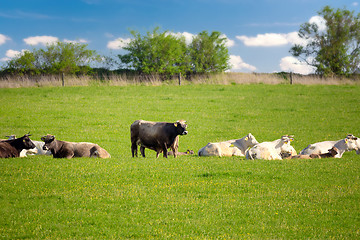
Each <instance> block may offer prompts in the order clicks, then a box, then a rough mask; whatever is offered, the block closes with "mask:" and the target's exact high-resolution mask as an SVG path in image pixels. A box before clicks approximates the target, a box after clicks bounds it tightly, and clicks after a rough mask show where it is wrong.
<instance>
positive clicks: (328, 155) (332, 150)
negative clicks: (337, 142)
mask: <svg viewBox="0 0 360 240" xmlns="http://www.w3.org/2000/svg"><path fill="white" fill-rule="evenodd" d="M338 153H339V150H338V149H337V148H336V147H332V148H330V149H329V151H328V152H327V153H320V154H315V153H312V154H310V155H305V154H299V155H295V156H292V157H291V158H300V159H312V158H333V157H335V156H336V154H338Z"/></svg>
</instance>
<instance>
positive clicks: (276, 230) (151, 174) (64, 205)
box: [0, 84, 360, 239]
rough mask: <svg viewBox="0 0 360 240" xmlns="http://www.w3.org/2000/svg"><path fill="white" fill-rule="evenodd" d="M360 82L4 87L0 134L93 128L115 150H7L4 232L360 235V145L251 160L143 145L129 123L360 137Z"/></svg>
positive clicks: (192, 132) (260, 134)
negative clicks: (162, 153) (88, 153)
mask: <svg viewBox="0 0 360 240" xmlns="http://www.w3.org/2000/svg"><path fill="white" fill-rule="evenodd" d="M359 92H360V86H347V85H343V86H320V85H318V86H302V85H294V86H290V85H264V84H260V85H232V86H223V85H187V86H125V87H107V86H98V87H97V86H91V87H64V88H56V87H49V88H26V89H25V88H20V89H0V101H1V108H0V120H1V121H0V136H5V135H8V134H16V135H18V136H21V135H23V134H25V133H28V132H29V131H30V132H31V134H32V139H33V140H40V137H41V136H43V135H45V134H48V133H49V134H54V135H56V137H57V138H58V139H60V140H68V141H89V142H95V143H98V144H99V145H100V146H102V147H104V148H105V149H107V150H108V151H109V152H110V154H111V155H112V158H110V159H89V158H77V159H71V160H68V159H53V158H52V157H49V156H32V157H28V158H21V159H20V158H17V159H1V160H0V215H1V218H0V238H2V239H45V238H50V239H129V238H135V239H136V238H137V239H153V238H156V239H166V238H169V239H192V238H193V239H244V238H245V239H247V238H249V239H284V238H285V239H304V238H315V239H330V238H334V239H344V238H345V239H358V238H359V237H360V230H359V229H360V228H359V227H360V218H359V213H360V205H359V201H360V189H359V188H360V179H359V178H360V171H359V167H360V156H359V155H356V154H355V152H348V153H345V154H344V156H343V158H342V159H313V160H283V161H265V160H256V161H248V160H245V159H244V158H241V157H231V158H230V157H224V158H218V157H210V158H204V157H197V156H181V157H178V158H176V159H174V158H173V157H170V158H168V159H164V158H163V157H159V158H158V159H156V158H155V152H153V151H150V150H146V154H147V157H146V158H140V157H139V158H132V157H131V150H130V129H129V127H130V124H131V123H132V122H133V121H134V120H136V119H145V120H151V121H171V122H173V121H176V120H178V119H185V120H187V122H188V124H189V127H188V131H189V135H187V136H182V137H180V150H181V151H185V150H187V149H193V150H194V151H195V152H197V150H198V149H199V148H201V147H203V146H204V145H206V144H207V143H208V142H210V141H212V142H214V141H222V140H228V139H234V138H240V137H243V136H245V135H246V134H247V133H249V132H251V133H252V134H253V135H254V136H255V137H256V138H257V140H258V141H260V142H261V141H271V140H274V139H277V138H279V137H280V136H281V135H283V134H293V135H295V141H294V142H293V143H292V145H293V146H294V147H295V148H296V150H298V151H300V150H301V149H302V148H304V147H306V146H307V145H308V144H309V143H312V142H317V141H322V140H327V139H328V140H336V139H341V138H343V137H345V136H346V135H347V134H348V133H353V134H354V135H356V136H360V130H359V126H360V98H359V97H358V93H359Z"/></svg>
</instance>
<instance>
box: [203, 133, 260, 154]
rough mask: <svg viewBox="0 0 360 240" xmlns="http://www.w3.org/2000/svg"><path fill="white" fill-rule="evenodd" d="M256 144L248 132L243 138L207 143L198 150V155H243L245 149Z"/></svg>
mask: <svg viewBox="0 0 360 240" xmlns="http://www.w3.org/2000/svg"><path fill="white" fill-rule="evenodd" d="M255 144H258V141H256V139H255V137H254V136H253V135H252V134H251V133H249V134H248V135H246V136H245V137H243V138H240V139H233V140H228V141H225V142H216V143H208V144H207V145H206V146H205V147H203V148H201V149H200V150H199V151H198V155H199V156H218V157H225V156H226V157H231V156H245V151H246V149H248V148H249V147H252V146H254V145H255Z"/></svg>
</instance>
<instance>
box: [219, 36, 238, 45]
mask: <svg viewBox="0 0 360 240" xmlns="http://www.w3.org/2000/svg"><path fill="white" fill-rule="evenodd" d="M220 37H221V38H226V43H225V46H226V47H228V48H229V47H233V46H235V41H234V40H231V39H230V38H228V37H227V36H226V35H225V34H222V35H220Z"/></svg>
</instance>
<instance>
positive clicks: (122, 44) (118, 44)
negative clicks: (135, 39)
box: [107, 38, 131, 50]
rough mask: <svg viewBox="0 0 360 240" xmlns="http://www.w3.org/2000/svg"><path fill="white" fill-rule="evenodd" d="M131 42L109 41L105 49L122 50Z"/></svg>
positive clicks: (119, 39)
mask: <svg viewBox="0 0 360 240" xmlns="http://www.w3.org/2000/svg"><path fill="white" fill-rule="evenodd" d="M130 42H131V38H118V39H115V40H114V41H109V42H108V44H107V48H109V49H116V50H118V49H122V48H124V47H126V46H127V45H128V44H129V43H130Z"/></svg>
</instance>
